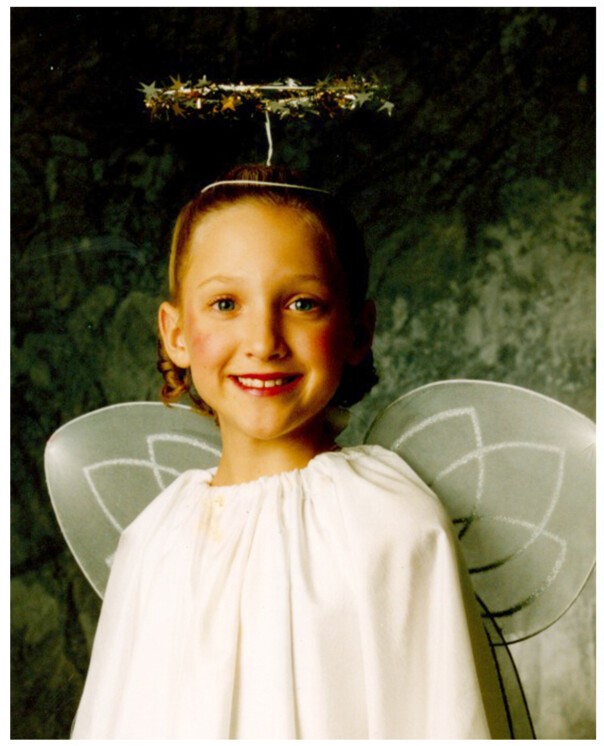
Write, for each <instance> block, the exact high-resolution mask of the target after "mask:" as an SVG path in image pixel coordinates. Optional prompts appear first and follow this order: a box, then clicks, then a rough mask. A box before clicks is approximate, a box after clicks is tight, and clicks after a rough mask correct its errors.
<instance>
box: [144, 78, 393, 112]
mask: <svg viewBox="0 0 604 746" xmlns="http://www.w3.org/2000/svg"><path fill="white" fill-rule="evenodd" d="M170 80H171V84H170V85H168V86H162V87H157V86H156V84H155V81H153V83H151V84H150V85H146V84H145V83H141V86H142V88H141V89H139V90H140V91H141V92H142V93H144V94H145V106H146V107H147V108H148V109H149V111H150V113H151V116H152V117H161V116H170V115H171V114H174V115H175V116H178V117H187V116H199V117H201V118H209V117H219V116H228V117H232V118H240V117H247V116H254V115H257V114H264V115H265V116H266V115H275V116H277V117H279V118H280V119H285V118H286V117H290V118H293V119H302V118H305V117H309V116H316V117H334V116H336V114H338V113H339V112H343V111H354V110H356V109H360V108H361V107H364V108H372V109H375V110H377V111H380V112H385V113H386V114H388V115H389V116H391V115H392V110H393V108H394V104H393V103H392V102H390V101H388V100H387V98H386V91H385V87H384V86H383V85H382V84H381V83H379V82H378V81H377V80H367V79H366V78H363V77H358V76H353V77H348V78H327V79H325V80H320V81H318V82H317V83H316V84H315V85H302V84H301V83H299V82H298V81H296V80H293V79H292V78H287V79H286V80H277V81H275V82H273V83H268V84H248V83H237V84H234V83H215V82H213V81H210V80H208V79H207V78H206V76H205V75H204V77H203V78H201V79H200V80H198V81H197V82H196V83H191V81H190V80H185V81H183V80H181V78H180V76H177V77H176V78H172V77H171V78H170Z"/></svg>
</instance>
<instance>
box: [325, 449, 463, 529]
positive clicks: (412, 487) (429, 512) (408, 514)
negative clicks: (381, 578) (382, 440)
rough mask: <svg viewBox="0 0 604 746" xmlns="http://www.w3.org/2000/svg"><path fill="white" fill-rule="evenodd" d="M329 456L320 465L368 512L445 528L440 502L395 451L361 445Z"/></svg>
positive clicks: (446, 522)
mask: <svg viewBox="0 0 604 746" xmlns="http://www.w3.org/2000/svg"><path fill="white" fill-rule="evenodd" d="M329 456H330V458H329V459H327V460H326V463H325V467H324V468H325V469H328V470H329V471H330V473H331V477H332V479H333V480H334V483H335V484H336V488H337V489H338V490H340V491H341V492H342V496H343V499H344V500H345V501H347V502H350V503H351V504H353V503H359V504H360V505H362V506H363V507H364V509H365V510H366V511H367V515H368V516H372V517H374V518H375V516H377V517H378V518H379V517H382V518H385V520H390V521H394V522H395V523H397V524H400V523H403V524H405V525H408V524H409V523H410V522H413V523H414V525H415V526H417V525H418V524H425V525H426V526H432V527H437V526H442V527H445V528H446V529H447V530H448V528H449V526H450V523H451V521H450V518H449V516H448V514H447V512H446V510H445V508H444V506H443V504H442V503H441V501H440V500H439V499H438V497H437V496H436V495H435V493H434V492H433V491H432V490H431V489H430V487H428V485H427V484H426V483H425V482H424V481H423V480H422V479H421V478H420V477H419V475H418V474H417V473H416V472H415V471H414V470H413V469H412V468H411V467H410V466H409V464H407V462H406V461H404V460H403V459H402V458H401V457H400V456H399V455H398V454H396V453H394V452H393V451H390V450H388V449H386V448H383V447H381V446H377V445H364V446H355V447H352V448H344V449H342V450H341V451H338V452H335V453H333V454H329Z"/></svg>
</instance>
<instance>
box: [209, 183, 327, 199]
mask: <svg viewBox="0 0 604 746" xmlns="http://www.w3.org/2000/svg"><path fill="white" fill-rule="evenodd" d="M240 184H244V185H245V186H257V187H281V188H282V189H302V190H304V191H306V192H319V193H320V194H329V195H330V196H332V194H331V192H328V191H327V190H326V189H315V187H308V186H302V185H301V184H283V183H282V182H280V181H253V180H252V179H233V180H230V181H215V182H214V183H213V184H208V185H207V186H205V187H204V188H203V189H202V190H201V193H202V194H203V193H204V192H206V191H207V190H208V189H213V188H214V187H217V186H223V185H234V186H238V185H240Z"/></svg>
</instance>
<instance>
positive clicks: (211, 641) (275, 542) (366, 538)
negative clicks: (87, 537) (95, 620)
mask: <svg viewBox="0 0 604 746" xmlns="http://www.w3.org/2000/svg"><path fill="white" fill-rule="evenodd" d="M213 473H214V470H213V469H210V470H193V471H188V472H185V473H184V474H182V475H181V476H180V477H178V478H177V479H176V481H175V482H174V483H173V484H172V485H171V486H170V487H168V489H166V490H165V491H164V492H163V493H162V494H161V495H160V496H159V497H158V498H156V499H155V500H154V501H153V502H152V503H151V504H150V505H149V506H148V507H147V508H146V509H145V510H144V511H143V512H142V513H141V514H140V515H139V516H138V517H137V518H136V519H135V520H134V522H133V523H132V524H131V525H130V526H129V527H128V528H127V529H126V530H125V532H124V533H123V534H122V537H121V540H120V545H119V549H118V552H117V554H116V557H115V561H114V565H113V569H112V572H111V577H110V580H109V585H108V587H107V593H106V596H105V601H104V604H103V609H102V614H101V618H100V621H99V626H98V630H97V635H96V638H95V643H94V650H93V655H92V660H91V665H90V671H89V674H88V678H87V681H86V687H85V690H84V694H83V697H82V701H81V703H80V707H79V710H78V714H77V718H76V723H75V727H74V731H73V738H99V739H100V738H140V739H142V738H152V739H156V738H166V739H169V738H174V739H179V738H201V739H206V738H292V739H293V738H312V739H317V738H371V739H379V738H425V739H428V738H459V739H464V738H493V737H507V728H506V724H505V715H504V712H503V706H502V703H501V695H500V691H499V687H498V684H497V680H496V677H495V673H494V669H493V667H492V661H491V653H490V650H489V647H488V643H487V641H486V638H485V636H484V632H483V629H482V623H481V621H480V619H479V616H478V611H477V608H476V604H475V601H474V598H473V595H472V591H471V590H470V586H469V583H467V579H466V573H465V571H463V570H461V572H460V569H459V568H460V566H459V555H458V549H457V539H456V538H455V536H454V533H453V531H452V527H451V523H450V520H449V518H448V516H447V515H446V514H445V511H444V509H443V508H442V506H441V504H440V502H439V501H438V499H437V498H436V497H435V496H434V495H433V493H432V492H431V491H430V490H429V488H428V487H426V486H425V485H424V484H423V482H422V481H421V480H420V479H419V477H418V476H417V475H416V474H415V473H414V472H413V471H412V470H411V469H410V467H408V466H407V464H406V463H405V462H404V461H402V460H401V459H400V458H399V457H398V456H397V455H396V454H394V453H391V452H390V451H387V450H385V449H383V448H381V447H379V446H359V447H355V448H347V449H344V450H342V451H337V452H329V453H323V454H321V455H319V456H316V457H315V458H314V459H312V461H311V462H310V463H309V464H308V465H307V466H306V467H305V468H303V469H300V470H294V471H289V472H284V473H282V474H277V475H275V476H269V477H262V478H260V479H258V480H256V481H254V482H250V483H246V484H241V485H234V486H229V487H212V486H210V483H211V481H212V476H213Z"/></svg>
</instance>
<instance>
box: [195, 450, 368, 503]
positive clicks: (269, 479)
mask: <svg viewBox="0 0 604 746" xmlns="http://www.w3.org/2000/svg"><path fill="white" fill-rule="evenodd" d="M374 448H375V446H373V445H366V444H365V445H357V446H343V447H338V448H336V449H333V448H332V449H330V450H328V451H321V453H317V454H316V455H315V456H313V457H312V458H311V459H310V460H309V461H308V463H307V464H306V465H305V466H300V467H297V468H295V469H286V470H284V471H279V472H276V473H275V474H267V475H264V476H261V477H257V478H256V479H250V480H248V481H245V482H237V483H236V484H225V485H218V484H216V485H215V484H212V479H213V478H214V476H215V474H216V471H217V470H218V466H213V467H211V468H210V469H207V470H206V471H205V481H206V484H207V487H208V489H210V490H212V491H213V492H231V491H233V492H234V491H237V490H240V489H245V488H251V487H263V486H267V485H270V484H274V483H275V482H277V483H278V482H280V481H282V480H284V479H285V480H287V479H289V478H292V477H295V476H299V475H303V474H305V473H306V472H308V471H309V470H311V469H312V468H313V467H314V466H316V465H317V464H318V463H320V462H322V461H324V460H328V459H329V458H330V457H342V456H344V458H347V457H348V456H349V455H351V454H354V453H367V452H368V450H371V449H374Z"/></svg>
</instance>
